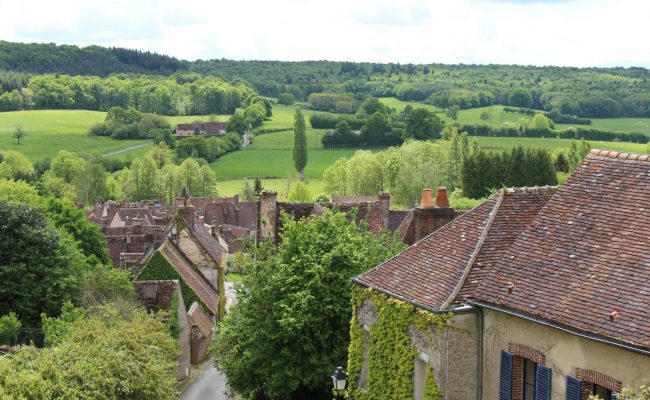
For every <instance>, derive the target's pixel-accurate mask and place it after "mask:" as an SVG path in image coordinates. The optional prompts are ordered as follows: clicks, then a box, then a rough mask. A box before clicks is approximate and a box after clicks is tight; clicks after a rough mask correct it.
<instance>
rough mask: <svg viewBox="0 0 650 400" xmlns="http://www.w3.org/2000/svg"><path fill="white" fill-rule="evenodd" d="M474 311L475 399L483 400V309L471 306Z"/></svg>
mask: <svg viewBox="0 0 650 400" xmlns="http://www.w3.org/2000/svg"><path fill="white" fill-rule="evenodd" d="M472 307H474V309H475V310H476V313H477V314H478V315H477V319H476V325H478V327H477V331H478V336H477V338H476V340H477V342H478V344H477V347H478V358H477V360H476V379H477V382H476V399H477V400H482V399H483V309H482V308H481V307H477V306H472Z"/></svg>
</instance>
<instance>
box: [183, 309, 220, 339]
mask: <svg viewBox="0 0 650 400" xmlns="http://www.w3.org/2000/svg"><path fill="white" fill-rule="evenodd" d="M187 316H188V317H189V318H190V324H192V325H196V326H197V327H198V328H199V331H200V332H201V334H202V335H203V336H205V337H207V338H209V337H212V326H213V325H214V324H213V323H212V320H211V319H210V317H209V316H208V315H207V314H206V313H205V312H204V311H203V310H202V309H201V307H200V306H199V303H197V302H196V301H195V302H194V303H192V305H191V306H190V310H189V311H188V312H187Z"/></svg>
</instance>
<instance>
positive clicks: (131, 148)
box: [102, 143, 151, 158]
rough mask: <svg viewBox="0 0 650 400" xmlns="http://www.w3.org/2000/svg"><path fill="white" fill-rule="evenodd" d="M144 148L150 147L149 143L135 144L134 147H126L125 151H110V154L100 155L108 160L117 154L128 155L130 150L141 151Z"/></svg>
mask: <svg viewBox="0 0 650 400" xmlns="http://www.w3.org/2000/svg"><path fill="white" fill-rule="evenodd" d="M146 146H151V143H144V144H137V145H135V146H131V147H127V148H126V149H122V150H115V151H111V152H110V153H106V154H102V158H108V157H113V156H116V155H118V154H122V153H128V152H129V151H131V150H136V149H141V148H143V147H146Z"/></svg>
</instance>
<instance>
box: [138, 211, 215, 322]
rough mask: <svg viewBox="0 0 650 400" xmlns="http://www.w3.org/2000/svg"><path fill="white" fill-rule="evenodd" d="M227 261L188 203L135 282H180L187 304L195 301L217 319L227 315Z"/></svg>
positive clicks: (179, 212) (178, 212) (207, 229)
mask: <svg viewBox="0 0 650 400" xmlns="http://www.w3.org/2000/svg"><path fill="white" fill-rule="evenodd" d="M225 262H226V258H225V252H224V249H223V248H222V247H221V246H220V244H219V241H218V240H217V239H216V238H215V237H213V236H212V235H211V233H210V230H209V228H207V227H206V226H205V224H203V222H202V221H201V220H200V219H199V218H197V216H196V213H195V208H194V206H193V205H192V203H191V201H189V200H186V202H185V204H184V205H183V206H180V207H178V208H177V216H176V217H175V219H174V220H173V221H172V224H171V226H170V228H169V231H168V233H167V237H166V238H165V240H164V242H163V243H162V245H161V246H160V247H159V248H158V249H157V250H155V251H154V252H153V253H152V255H151V256H150V257H149V259H148V260H147V262H146V263H145V265H144V267H143V268H142V270H141V271H140V273H139V274H138V275H137V276H136V278H135V280H151V279H178V280H179V281H180V285H181V289H182V292H183V297H184V299H185V301H186V302H187V303H188V304H192V303H193V302H195V301H196V302H197V303H198V304H199V305H200V306H201V307H202V308H203V310H204V311H205V312H206V313H208V314H209V315H210V317H211V318H213V319H214V320H216V319H219V318H221V317H222V316H223V315H224V307H225V304H224V303H225V300H224V296H225V293H224V291H225V288H224V280H225V277H224V267H225Z"/></svg>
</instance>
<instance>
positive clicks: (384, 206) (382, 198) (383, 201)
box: [377, 192, 390, 229]
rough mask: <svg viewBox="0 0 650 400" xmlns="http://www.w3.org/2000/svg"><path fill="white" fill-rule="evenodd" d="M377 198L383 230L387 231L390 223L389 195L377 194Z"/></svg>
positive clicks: (386, 193)
mask: <svg viewBox="0 0 650 400" xmlns="http://www.w3.org/2000/svg"><path fill="white" fill-rule="evenodd" d="M377 198H379V204H380V205H381V217H382V223H383V225H384V229H388V227H389V223H390V220H389V215H390V193H388V192H379V194H378V195H377Z"/></svg>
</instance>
